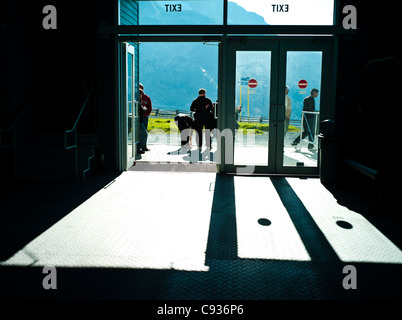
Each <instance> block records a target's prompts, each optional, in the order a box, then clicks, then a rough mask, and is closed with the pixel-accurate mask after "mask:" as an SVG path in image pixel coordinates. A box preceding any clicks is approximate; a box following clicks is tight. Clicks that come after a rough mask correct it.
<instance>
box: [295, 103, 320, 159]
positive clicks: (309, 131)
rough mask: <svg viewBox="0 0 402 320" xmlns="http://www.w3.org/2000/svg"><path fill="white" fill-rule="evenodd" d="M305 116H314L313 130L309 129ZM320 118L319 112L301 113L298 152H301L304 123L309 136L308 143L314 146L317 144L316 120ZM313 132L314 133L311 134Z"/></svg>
mask: <svg viewBox="0 0 402 320" xmlns="http://www.w3.org/2000/svg"><path fill="white" fill-rule="evenodd" d="M306 114H311V115H313V116H314V118H315V121H314V128H311V127H310V123H309V122H308V121H307V117H306ZM319 116H320V112H319V111H302V118H301V126H300V143H299V147H298V150H299V152H300V151H301V145H302V140H303V133H304V121H305V122H306V127H307V131H308V134H309V135H310V138H311V140H310V142H311V143H313V144H314V145H316V144H317V135H318V129H319V128H318V118H319ZM312 131H314V133H313V132H312Z"/></svg>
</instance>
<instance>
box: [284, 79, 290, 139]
mask: <svg viewBox="0 0 402 320" xmlns="http://www.w3.org/2000/svg"><path fill="white" fill-rule="evenodd" d="M288 93H289V87H288V86H286V87H285V129H284V134H283V136H285V135H286V133H287V132H288V130H289V124H290V115H291V114H292V102H291V100H290V97H289V95H288Z"/></svg>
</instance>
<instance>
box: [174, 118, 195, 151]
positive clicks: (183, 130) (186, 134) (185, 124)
mask: <svg viewBox="0 0 402 320" xmlns="http://www.w3.org/2000/svg"><path fill="white" fill-rule="evenodd" d="M174 121H175V123H176V125H177V127H178V128H179V131H180V140H181V147H182V148H183V147H190V144H191V134H192V128H193V126H194V121H193V119H192V118H191V117H190V116H189V115H187V114H183V113H179V114H178V115H177V116H176V117H175V118H174ZM189 142H190V143H189Z"/></svg>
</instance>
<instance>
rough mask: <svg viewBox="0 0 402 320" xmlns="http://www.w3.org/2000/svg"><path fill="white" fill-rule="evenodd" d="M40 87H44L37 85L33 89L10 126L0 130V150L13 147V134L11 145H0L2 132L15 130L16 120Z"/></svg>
mask: <svg viewBox="0 0 402 320" xmlns="http://www.w3.org/2000/svg"><path fill="white" fill-rule="evenodd" d="M42 87H44V85H40V84H37V85H36V86H35V88H34V89H33V92H32V93H31V94H30V95H29V98H28V99H27V100H26V101H25V102H24V104H23V106H22V107H21V108H20V110H19V111H18V112H17V115H16V116H15V118H14V120H13V121H12V122H11V124H10V126H9V127H7V128H3V129H0V148H8V147H13V146H14V145H15V132H14V134H13V143H11V144H7V145H3V144H2V142H1V140H2V135H3V132H5V131H10V130H12V129H15V124H16V123H17V120H18V119H19V118H20V117H21V116H22V114H23V113H24V112H25V110H26V109H27V107H28V106H29V105H30V104H31V102H32V99H33V98H34V97H35V96H36V94H37V93H38V92H39V89H40V88H42Z"/></svg>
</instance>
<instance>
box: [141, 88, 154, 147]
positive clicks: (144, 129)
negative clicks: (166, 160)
mask: <svg viewBox="0 0 402 320" xmlns="http://www.w3.org/2000/svg"><path fill="white" fill-rule="evenodd" d="M141 86H142V85H141V84H140V108H141V109H142V116H141V117H140V143H139V151H138V153H140V154H143V153H144V152H145V151H150V149H148V148H147V140H148V118H149V115H150V114H151V111H152V102H151V98H150V97H148V96H147V95H146V94H145V93H144V90H143V89H141ZM142 88H143V86H142ZM141 109H140V111H141ZM140 114H141V113H140Z"/></svg>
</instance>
